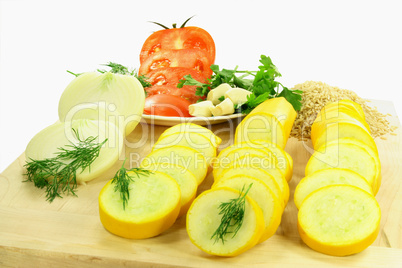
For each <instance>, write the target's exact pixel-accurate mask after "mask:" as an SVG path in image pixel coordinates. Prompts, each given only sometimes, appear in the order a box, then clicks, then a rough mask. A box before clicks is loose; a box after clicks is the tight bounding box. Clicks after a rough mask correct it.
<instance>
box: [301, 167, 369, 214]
mask: <svg viewBox="0 0 402 268" xmlns="http://www.w3.org/2000/svg"><path fill="white" fill-rule="evenodd" d="M328 185H353V186H356V187H359V188H360V189H362V190H364V191H366V192H368V193H369V194H373V190H372V189H371V185H369V184H368V182H367V181H366V180H365V179H364V178H363V177H362V176H361V175H359V174H358V173H356V172H354V171H352V170H349V169H342V168H327V169H322V170H319V171H316V172H314V173H312V174H310V175H308V176H306V177H304V178H303V179H301V180H300V182H299V183H298V184H297V186H296V189H295V194H294V202H295V205H296V207H297V208H298V209H299V208H300V206H301V204H302V203H303V201H304V199H305V198H306V197H307V196H308V195H309V194H310V193H312V192H314V191H315V190H317V189H321V188H323V187H325V186H328Z"/></svg>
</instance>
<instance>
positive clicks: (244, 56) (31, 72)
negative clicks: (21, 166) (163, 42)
mask: <svg viewBox="0 0 402 268" xmlns="http://www.w3.org/2000/svg"><path fill="white" fill-rule="evenodd" d="M0 1H1V2H0V3H1V4H0V23H1V24H0V172H1V171H3V170H4V169H5V168H6V167H7V166H8V165H9V164H11V163H12V162H13V161H14V160H15V159H16V158H17V157H18V156H19V155H20V154H21V153H22V152H23V151H24V150H25V147H26V145H27V143H28V142H29V140H30V139H31V138H32V137H33V136H34V135H35V134H36V133H37V132H39V131H40V130H41V129H43V128H45V127H46V126H48V125H50V124H52V123H54V122H55V121H56V120H57V119H58V115H57V107H58V101H59V98H60V96H61V94H62V92H63V90H64V88H65V87H66V86H67V84H68V83H69V82H70V81H71V80H72V79H73V76H72V75H71V74H68V73H67V72H66V70H71V71H74V72H77V73H79V72H85V71H94V70H96V69H97V68H100V67H101V66H100V64H103V63H107V62H109V61H114V62H118V63H121V64H123V65H126V66H129V67H130V68H138V67H139V60H138V58H139V52H140V49H141V47H142V44H143V42H144V41H145V39H146V38H147V37H148V36H149V35H150V34H151V33H152V32H153V31H155V30H159V29H160V28H159V26H156V25H153V24H151V23H149V22H148V21H158V22H161V23H163V24H165V25H171V24H172V23H174V22H177V23H178V24H179V25H180V24H181V23H182V22H184V21H185V20H186V19H187V18H188V17H190V16H192V15H196V16H195V17H194V18H193V19H192V20H191V21H190V22H189V25H191V26H199V27H202V28H204V29H205V30H207V31H208V32H209V33H210V34H211V35H212V36H213V38H214V40H215V43H216V48H217V55H216V61H215V63H216V64H218V65H220V66H221V67H225V68H234V67H235V66H236V65H239V67H240V68H241V69H249V70H256V68H257V66H258V64H259V62H258V60H259V57H260V55H261V54H264V55H267V56H270V57H271V58H272V60H273V62H274V63H275V64H276V65H277V67H278V68H279V71H280V72H281V73H282V75H283V77H282V78H281V80H280V81H281V82H282V83H283V84H285V85H286V86H288V87H292V86H293V85H295V84H298V83H302V82H305V81H306V80H317V81H323V82H326V83H327V84H329V85H333V86H338V87H340V88H345V89H351V90H354V91H355V92H357V93H358V95H360V96H361V97H363V98H368V99H380V100H390V101H392V102H393V103H394V105H395V107H396V109H397V113H398V114H399V115H402V109H401V107H402V101H401V99H400V98H401V97H400V96H401V94H400V91H401V90H402V82H401V81H402V80H401V78H402V67H401V63H402V52H401V50H402V38H401V37H402V31H401V30H402V15H401V13H402V8H401V4H399V1H352V0H349V1H235V0H231V1H216V0H215V1H208V0H204V1H196V2H195V1H194V2H191V1H173V0H169V1H155V0H153V1H138V2H137V1H18V0H15V1H11V0H9V1H6V0H0Z"/></svg>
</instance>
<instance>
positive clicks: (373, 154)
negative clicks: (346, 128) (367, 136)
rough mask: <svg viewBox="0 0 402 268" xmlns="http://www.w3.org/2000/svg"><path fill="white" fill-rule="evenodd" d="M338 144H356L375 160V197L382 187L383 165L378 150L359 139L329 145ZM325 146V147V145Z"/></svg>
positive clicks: (349, 139) (346, 139)
mask: <svg viewBox="0 0 402 268" xmlns="http://www.w3.org/2000/svg"><path fill="white" fill-rule="evenodd" d="M336 143H342V144H355V145H357V146H360V147H362V148H363V149H365V150H366V151H367V152H368V153H369V154H370V156H371V157H372V158H373V160H374V162H375V165H374V167H375V170H376V175H375V178H374V182H373V186H372V188H373V194H374V196H375V195H376V194H377V192H378V190H379V189H380V186H381V163H380V157H379V155H378V152H377V151H376V150H374V149H373V148H372V147H370V146H368V145H367V144H364V143H363V142H361V141H360V140H357V139H351V138H342V139H339V140H334V141H331V142H328V143H327V145H330V144H336ZM323 146H325V145H323Z"/></svg>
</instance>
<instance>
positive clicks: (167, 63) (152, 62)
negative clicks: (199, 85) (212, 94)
mask: <svg viewBox="0 0 402 268" xmlns="http://www.w3.org/2000/svg"><path fill="white" fill-rule="evenodd" d="M210 66H211V62H210V61H209V59H208V55H207V52H205V51H203V50H200V49H180V50H159V51H157V52H155V53H153V54H152V55H151V56H149V57H148V58H147V59H146V60H145V61H144V62H143V63H142V64H141V66H140V69H139V70H138V74H139V75H146V74H148V73H149V72H151V71H154V70H157V69H160V68H165V67H184V68H190V69H193V70H196V71H197V72H199V73H201V74H202V75H203V76H204V77H205V78H209V77H210V76H211V75H212V70H211V68H210Z"/></svg>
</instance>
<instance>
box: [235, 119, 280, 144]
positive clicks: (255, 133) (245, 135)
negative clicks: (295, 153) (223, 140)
mask: <svg viewBox="0 0 402 268" xmlns="http://www.w3.org/2000/svg"><path fill="white" fill-rule="evenodd" d="M253 140H264V141H268V142H272V143H274V144H277V145H278V146H279V147H280V148H282V149H283V148H285V146H286V141H287V138H286V133H285V130H284V128H283V126H282V124H281V123H280V121H279V120H278V119H277V118H276V117H275V116H274V115H272V114H269V113H266V112H258V113H250V114H248V115H247V116H246V117H245V118H244V119H243V120H242V121H241V122H240V124H239V125H238V126H237V127H236V132H235V140H234V143H241V142H251V141H253Z"/></svg>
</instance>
